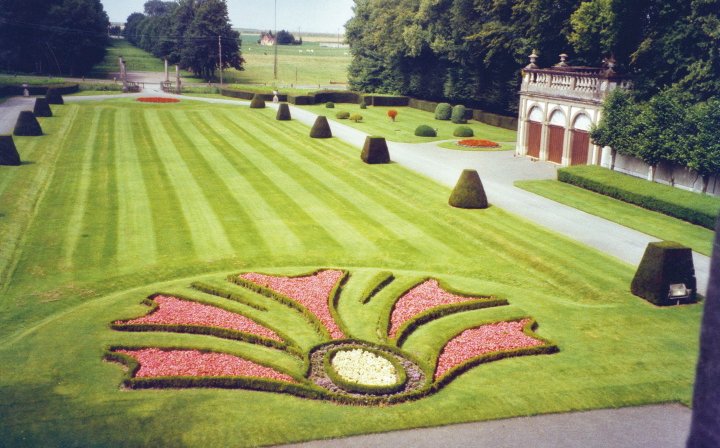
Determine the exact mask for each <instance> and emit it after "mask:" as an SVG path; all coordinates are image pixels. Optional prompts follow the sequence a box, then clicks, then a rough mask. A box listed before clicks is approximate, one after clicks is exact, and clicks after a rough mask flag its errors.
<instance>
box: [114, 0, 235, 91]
mask: <svg viewBox="0 0 720 448" xmlns="http://www.w3.org/2000/svg"><path fill="white" fill-rule="evenodd" d="M124 34H125V38H126V39H127V40H128V41H129V42H130V43H132V44H133V45H135V46H138V47H140V48H142V49H144V50H146V51H149V52H150V53H152V54H154V55H155V56H157V57H159V58H163V59H168V61H169V62H170V63H172V64H179V65H180V66H181V67H182V68H186V69H188V70H190V71H192V72H193V73H195V75H197V76H199V77H202V78H204V79H210V78H212V77H213V76H214V75H215V72H216V71H217V70H218V69H219V68H220V45H219V44H220V43H222V67H223V68H229V67H232V68H236V69H238V70H242V64H243V62H245V61H244V60H243V58H242V56H241V53H240V45H241V41H240V34H239V33H238V32H237V31H235V30H233V29H232V27H231V25H230V19H229V17H228V10H227V3H226V2H225V0H178V1H177V2H175V1H170V2H163V1H160V0H151V1H148V2H147V3H145V14H142V13H133V14H131V15H130V16H129V17H128V18H127V22H126V24H125V32H124Z"/></svg>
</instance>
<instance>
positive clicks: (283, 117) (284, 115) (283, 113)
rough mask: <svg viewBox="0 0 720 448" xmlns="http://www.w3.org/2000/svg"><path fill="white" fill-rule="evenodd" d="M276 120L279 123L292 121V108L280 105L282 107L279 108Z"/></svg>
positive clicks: (283, 104) (284, 104)
mask: <svg viewBox="0 0 720 448" xmlns="http://www.w3.org/2000/svg"><path fill="white" fill-rule="evenodd" d="M275 119H276V120H279V121H288V120H290V119H291V117H290V106H288V105H287V103H280V107H278V111H277V116H275Z"/></svg>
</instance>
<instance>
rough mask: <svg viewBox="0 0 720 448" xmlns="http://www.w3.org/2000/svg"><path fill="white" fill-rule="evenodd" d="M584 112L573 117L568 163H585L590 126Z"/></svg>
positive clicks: (588, 145)
mask: <svg viewBox="0 0 720 448" xmlns="http://www.w3.org/2000/svg"><path fill="white" fill-rule="evenodd" d="M591 125H592V121H591V120H590V117H588V116H587V115H585V114H580V115H578V116H577V117H575V122H574V123H573V128H572V135H571V140H570V142H571V143H570V165H587V163H588V159H589V154H590V126H591Z"/></svg>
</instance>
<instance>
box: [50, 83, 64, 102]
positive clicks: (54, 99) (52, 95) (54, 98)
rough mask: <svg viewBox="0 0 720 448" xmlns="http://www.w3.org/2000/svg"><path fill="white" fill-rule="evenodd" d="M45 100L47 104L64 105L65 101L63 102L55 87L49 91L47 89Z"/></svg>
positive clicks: (58, 90)
mask: <svg viewBox="0 0 720 448" xmlns="http://www.w3.org/2000/svg"><path fill="white" fill-rule="evenodd" d="M45 99H46V100H47V102H48V104H65V100H63V97H62V93H61V92H60V89H56V88H55V87H50V88H49V89H47V93H46V94H45Z"/></svg>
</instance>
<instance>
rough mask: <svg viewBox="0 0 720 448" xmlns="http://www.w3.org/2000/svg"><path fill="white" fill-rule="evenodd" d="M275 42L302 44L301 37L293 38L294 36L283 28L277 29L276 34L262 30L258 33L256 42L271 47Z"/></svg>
mask: <svg viewBox="0 0 720 448" xmlns="http://www.w3.org/2000/svg"><path fill="white" fill-rule="evenodd" d="M276 43H277V44H278V45H302V43H303V41H302V37H301V38H300V39H295V36H293V35H292V34H291V33H290V32H289V31H285V30H280V31H278V33H277V36H276V35H274V34H273V32H272V31H267V32H265V31H263V32H262V33H260V39H258V44H260V45H265V46H269V47H271V46H273V45H275V44H276Z"/></svg>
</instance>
